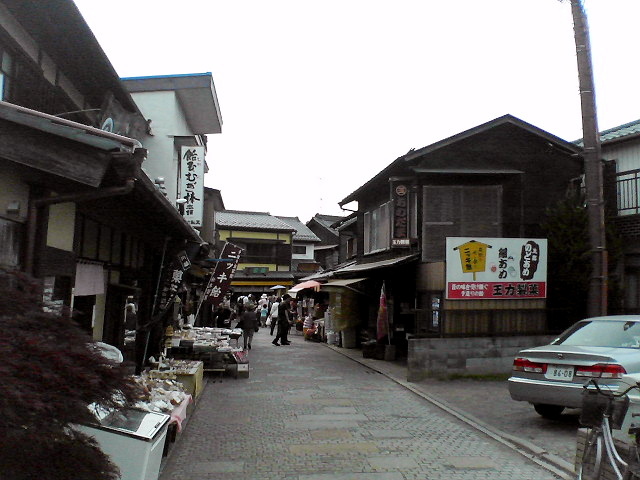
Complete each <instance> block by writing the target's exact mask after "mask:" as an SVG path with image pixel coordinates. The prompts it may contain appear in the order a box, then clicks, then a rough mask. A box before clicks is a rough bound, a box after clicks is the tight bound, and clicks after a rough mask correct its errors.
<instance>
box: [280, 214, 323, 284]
mask: <svg viewBox="0 0 640 480" xmlns="http://www.w3.org/2000/svg"><path fill="white" fill-rule="evenodd" d="M278 218H279V219H280V220H282V221H283V222H285V223H287V224H289V225H290V226H291V227H292V228H294V229H295V233H294V234H293V246H292V249H291V273H292V274H293V277H294V279H295V280H299V279H300V278H302V277H306V276H307V275H310V274H312V273H315V272H318V271H319V270H321V268H320V264H319V263H318V262H316V260H315V258H314V247H315V245H316V244H318V243H319V242H320V238H319V237H318V236H317V235H316V234H315V233H313V232H312V231H311V229H309V228H308V227H307V226H306V225H305V224H304V223H302V222H301V221H300V219H299V218H298V217H278Z"/></svg>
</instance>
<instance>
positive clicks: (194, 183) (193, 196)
mask: <svg viewBox="0 0 640 480" xmlns="http://www.w3.org/2000/svg"><path fill="white" fill-rule="evenodd" d="M180 198H183V199H184V200H186V201H185V203H184V204H183V207H182V208H183V216H184V218H185V220H186V221H187V222H188V223H189V225H191V226H192V227H193V228H202V204H203V200H204V147H182V148H181V149H180Z"/></svg>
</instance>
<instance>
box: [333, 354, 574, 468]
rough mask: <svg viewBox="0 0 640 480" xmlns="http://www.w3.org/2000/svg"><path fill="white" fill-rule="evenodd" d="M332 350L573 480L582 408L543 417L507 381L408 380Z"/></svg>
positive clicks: (380, 364)
mask: <svg viewBox="0 0 640 480" xmlns="http://www.w3.org/2000/svg"><path fill="white" fill-rule="evenodd" d="M332 348H334V349H335V350H336V351H337V352H339V353H341V354H342V355H345V356H348V357H350V358H351V359H352V360H354V361H357V362H359V363H362V364H364V365H367V366H369V367H370V368H373V369H375V370H376V371H379V372H381V373H383V374H385V375H387V376H388V377H389V378H391V379H393V380H394V381H396V382H397V383H399V384H401V385H403V386H405V387H406V388H409V389H411V390H413V391H415V392H417V393H419V394H420V395H422V396H423V397H424V398H425V399H427V400H429V401H431V402H433V403H435V404H436V405H440V406H441V407H442V408H444V409H445V410H448V411H449V410H450V411H452V412H453V413H454V414H457V415H459V416H460V417H463V418H464V419H465V420H466V421H468V422H469V423H470V424H472V425H475V426H478V427H480V428H486V429H488V430H490V431H491V432H492V433H494V434H495V435H497V436H499V437H501V438H503V439H504V440H505V441H507V442H509V443H513V444H516V445H517V446H518V447H519V448H524V449H526V450H527V451H529V452H530V453H532V454H533V455H535V456H536V457H538V458H542V459H544V460H545V461H548V462H551V463H552V464H553V465H555V466H556V467H557V468H559V469H561V470H562V471H563V472H565V474H566V475H567V476H568V478H574V477H575V475H574V473H573V463H574V459H575V454H576V434H577V429H578V427H579V422H578V418H579V412H580V411H579V410H578V409H568V410H566V413H563V415H561V417H560V418H559V419H557V420H550V419H545V418H542V417H541V416H540V415H538V414H537V413H535V411H534V409H533V407H532V406H531V405H529V404H528V403H527V402H516V401H514V400H512V399H511V396H510V395H509V391H508V388H507V382H506V380H500V381H497V380H496V381H490V380H471V379H456V380H438V379H426V380H422V381H420V382H411V383H409V382H406V380H405V379H406V374H407V371H406V365H404V364H401V363H398V362H386V361H381V360H375V359H365V358H362V352H361V351H359V350H349V349H342V348H336V347H332Z"/></svg>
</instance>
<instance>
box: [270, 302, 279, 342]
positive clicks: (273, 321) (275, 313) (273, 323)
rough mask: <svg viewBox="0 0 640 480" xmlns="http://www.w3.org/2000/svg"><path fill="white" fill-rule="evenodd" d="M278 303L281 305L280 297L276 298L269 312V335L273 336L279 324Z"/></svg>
mask: <svg viewBox="0 0 640 480" xmlns="http://www.w3.org/2000/svg"><path fill="white" fill-rule="evenodd" d="M278 305H280V297H277V298H276V299H275V301H274V302H273V304H272V305H271V311H270V312H269V317H270V318H271V332H269V335H271V336H273V329H274V328H276V327H277V326H278Z"/></svg>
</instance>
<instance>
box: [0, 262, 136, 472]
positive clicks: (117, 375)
mask: <svg viewBox="0 0 640 480" xmlns="http://www.w3.org/2000/svg"><path fill="white" fill-rule="evenodd" d="M42 298H43V297H42V290H41V288H40V286H39V284H38V283H37V282H35V281H33V280H31V279H30V278H28V277H26V276H24V275H21V274H19V273H7V272H0V327H1V331H2V335H0V432H1V433H0V478H11V479H13V480H32V479H34V480H35V479H38V480H40V479H45V478H46V479H55V480H71V479H73V480H102V479H104V480H113V479H117V478H119V473H118V468H117V467H116V466H115V465H114V464H112V463H111V462H110V460H109V457H108V456H106V455H105V454H104V453H102V451H101V450H100V449H99V448H98V446H97V445H96V444H95V442H94V441H93V439H92V438H91V437H88V436H86V435H83V434H82V433H80V432H77V431H75V430H74V429H73V426H74V425H77V424H82V423H86V422H87V421H90V420H91V414H90V412H89V410H88V408H87V406H88V405H90V404H92V403H97V404H99V405H102V406H105V407H107V408H109V407H115V406H117V404H118V401H117V400H116V399H117V398H120V401H123V402H124V403H130V402H133V401H135V400H136V399H138V398H140V390H139V387H138V386H137V385H136V383H135V382H134V381H133V379H132V378H131V377H130V376H129V375H128V373H127V372H126V371H125V368H124V367H123V366H122V365H120V364H117V363H114V362H112V361H110V360H108V359H106V358H105V357H104V356H103V355H101V354H100V353H99V351H98V350H97V349H95V348H91V345H92V344H93V341H92V339H91V338H90V337H89V336H88V335H87V334H86V333H84V332H83V331H82V330H81V329H80V328H79V327H78V326H77V325H76V324H75V322H74V321H73V319H71V318H70V317H69V315H64V314H62V315H60V314H53V313H47V312H45V310H44V307H45V306H44V305H43V302H42Z"/></svg>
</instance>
